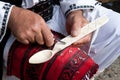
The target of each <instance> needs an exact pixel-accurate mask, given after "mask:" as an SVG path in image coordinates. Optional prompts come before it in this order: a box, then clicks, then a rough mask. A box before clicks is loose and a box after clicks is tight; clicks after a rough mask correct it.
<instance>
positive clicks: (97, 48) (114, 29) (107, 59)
mask: <svg viewBox="0 0 120 80" xmlns="http://www.w3.org/2000/svg"><path fill="white" fill-rule="evenodd" d="M45 1H49V0H45ZM45 1H44V0H41V1H40V2H41V3H43V2H45ZM40 2H39V0H29V1H28V0H23V1H22V5H21V6H22V7H23V8H27V9H30V10H33V11H34V9H35V8H36V6H34V5H35V4H38V3H40ZM52 4H53V6H50V5H49V6H48V7H47V9H48V8H49V7H50V8H52V9H51V10H53V11H52V16H49V17H48V18H47V19H46V18H45V17H44V16H46V15H45V14H44V13H40V15H42V14H43V15H42V16H43V18H45V20H46V22H47V24H48V26H49V27H50V28H51V30H52V31H55V32H57V33H54V35H55V34H58V33H61V34H59V37H58V38H61V37H60V35H64V36H67V35H68V34H67V32H66V29H65V21H66V15H68V14H69V13H70V12H71V11H74V10H79V9H80V10H81V9H82V10H83V15H84V17H85V18H86V19H87V20H88V21H89V22H91V21H93V20H95V19H96V18H98V17H100V16H103V15H107V16H108V17H109V21H108V23H106V24H105V25H104V26H103V27H102V28H100V29H98V30H96V31H95V32H94V34H93V37H92V41H91V42H90V44H89V47H86V45H85V46H84V47H85V49H83V48H79V49H78V48H76V47H73V46H69V47H68V48H66V49H65V50H63V52H60V53H57V54H56V56H55V57H54V58H52V59H51V60H50V61H48V62H47V63H44V64H38V65H30V64H28V58H29V57H30V56H31V55H33V54H34V53H35V52H37V51H39V50H41V48H42V47H43V48H42V49H45V48H46V47H44V46H38V45H37V44H33V45H27V46H25V45H23V44H21V43H19V42H17V41H16V40H15V38H14V36H13V35H12V34H11V36H10V37H9V39H8V41H7V43H6V45H5V48H4V62H5V64H4V65H5V67H6V68H7V71H8V72H7V79H9V80H13V79H16V80H19V79H25V80H27V79H28V80H31V79H32V80H45V79H46V80H64V79H65V80H89V79H90V78H91V77H92V76H93V75H94V74H95V73H96V71H97V68H98V72H99V71H102V70H104V69H105V68H107V67H108V66H109V65H111V64H112V63H113V61H115V59H117V57H118V56H119V55H120V49H119V47H120V44H118V42H119V41H120V33H119V32H120V28H119V27H120V23H119V21H120V14H119V13H117V12H114V11H112V10H110V9H107V8H105V7H103V6H101V5H100V4H101V3H99V2H98V1H95V0H89V1H85V0H61V1H60V3H58V2H57V4H56V3H52ZM6 5H7V8H6V7H5V6H6ZM11 8H12V6H11V5H10V4H8V3H4V2H0V11H1V10H2V12H0V18H1V20H0V32H1V34H0V35H1V36H0V39H1V40H3V37H4V35H5V33H6V26H7V22H8V18H9V14H10V11H11ZM37 10H39V9H37ZM6 13H7V15H6V16H7V17H5V16H4V15H5V14H6ZM38 13H39V12H38ZM47 16H48V15H47ZM4 18H5V21H4ZM3 24H4V26H3ZM14 48H15V49H14ZM86 49H87V50H86ZM20 50H21V51H20ZM19 51H20V53H19ZM65 51H66V52H65ZM69 51H70V52H72V54H70V55H65V54H69ZM76 51H77V53H76ZM62 54H63V55H64V56H63V57H62V58H61V56H60V55H62ZM64 57H65V58H64ZM81 58H82V59H81ZM83 59H84V60H83ZM88 59H89V61H87V60H88ZM62 60H63V61H62ZM75 60H76V62H75ZM82 60H83V61H82ZM81 61H82V62H83V63H84V64H82V63H81ZM9 62H10V64H9ZM86 62H87V64H86ZM17 63H18V64H17ZM61 64H62V65H61ZM75 64H76V65H75ZM88 64H92V65H89V66H87V65H88ZM80 65H81V66H80ZM36 66H37V68H38V66H39V68H38V69H35V68H36ZM83 66H84V67H83ZM13 67H14V68H13ZM76 67H77V68H76ZM93 67H94V69H93ZM81 69H85V70H84V71H82V70H81ZM16 70H17V71H16ZM36 70H38V71H39V72H37V71H36ZM52 70H53V71H52ZM56 70H57V71H58V72H57V71H56ZM94 70H95V71H94ZM80 71H82V72H80ZM54 73H55V74H56V75H55V74H54ZM80 73H81V74H82V75H81V74H80ZM32 75H33V76H32ZM54 75H55V76H54ZM30 76H31V77H30ZM53 76H54V77H55V78H53Z"/></svg>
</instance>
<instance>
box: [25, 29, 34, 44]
mask: <svg viewBox="0 0 120 80" xmlns="http://www.w3.org/2000/svg"><path fill="white" fill-rule="evenodd" d="M26 37H27V40H29V42H30V43H34V42H35V35H34V33H33V32H32V31H28V32H27V34H26Z"/></svg>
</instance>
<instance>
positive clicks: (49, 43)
mask: <svg viewBox="0 0 120 80" xmlns="http://www.w3.org/2000/svg"><path fill="white" fill-rule="evenodd" d="M44 28H45V29H42V34H43V36H44V40H45V43H46V45H47V46H48V47H50V46H52V45H53V44H54V38H53V34H52V32H51V30H50V29H49V28H48V27H47V25H46V27H44Z"/></svg>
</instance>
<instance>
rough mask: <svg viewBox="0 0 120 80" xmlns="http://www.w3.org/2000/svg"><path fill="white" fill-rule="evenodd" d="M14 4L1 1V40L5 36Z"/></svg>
mask: <svg viewBox="0 0 120 80" xmlns="http://www.w3.org/2000/svg"><path fill="white" fill-rule="evenodd" d="M11 9H12V5H11V4H9V3H4V2H1V1H0V42H1V41H2V39H3V37H4V36H5V33H6V29H7V24H8V20H9V16H10V13H11Z"/></svg>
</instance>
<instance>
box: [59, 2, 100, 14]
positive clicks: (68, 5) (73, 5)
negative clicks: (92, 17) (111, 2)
mask: <svg viewBox="0 0 120 80" xmlns="http://www.w3.org/2000/svg"><path fill="white" fill-rule="evenodd" d="M98 4H99V5H101V3H100V2H98V1H96V0H61V1H60V6H61V9H62V11H63V13H64V14H65V15H67V14H68V13H70V12H71V11H74V10H78V9H80V10H86V9H90V10H92V9H94V7H95V5H98Z"/></svg>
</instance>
